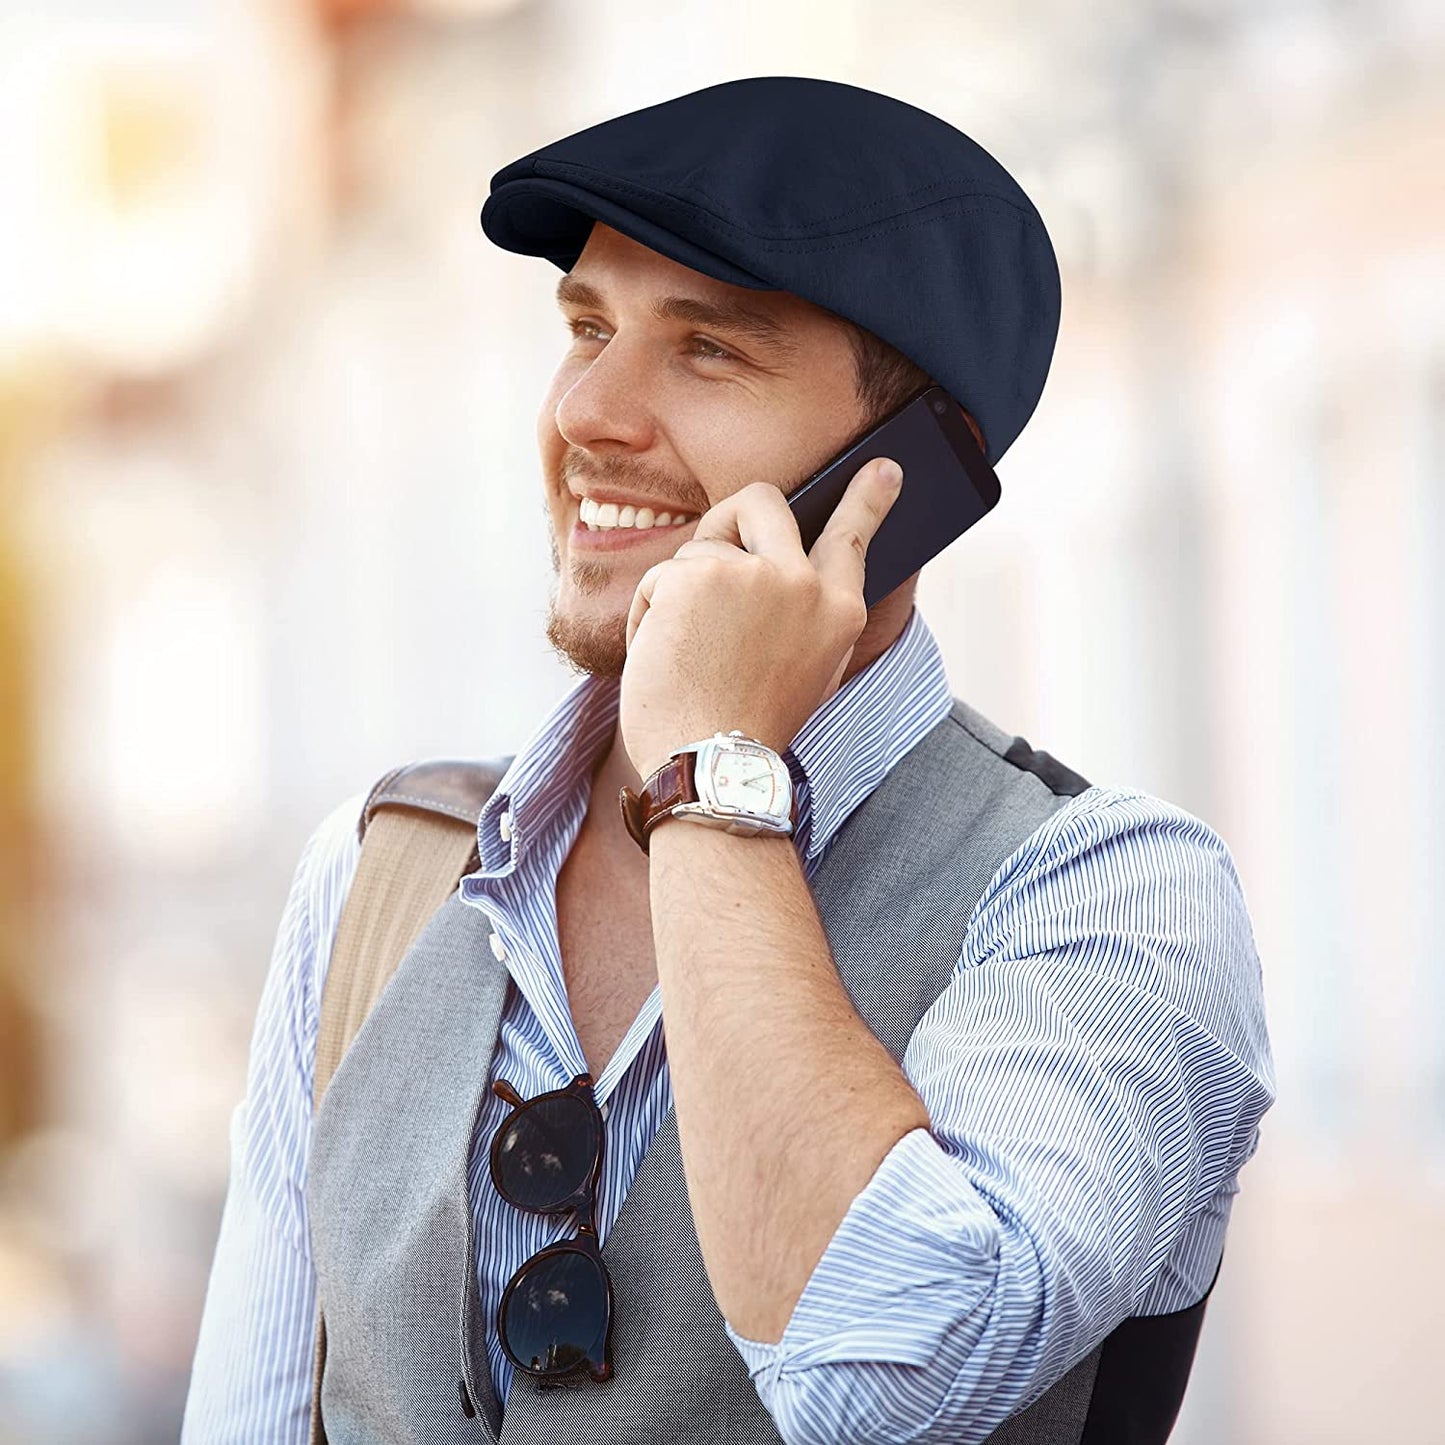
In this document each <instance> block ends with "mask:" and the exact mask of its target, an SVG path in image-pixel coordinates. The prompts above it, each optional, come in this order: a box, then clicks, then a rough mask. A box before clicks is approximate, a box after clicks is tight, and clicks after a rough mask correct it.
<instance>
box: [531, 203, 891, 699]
mask: <svg viewBox="0 0 1445 1445" xmlns="http://www.w3.org/2000/svg"><path fill="white" fill-rule="evenodd" d="M558 291H559V308H560V316H561V319H560V322H559V327H558V331H559V336H560V338H561V339H560V347H561V350H562V361H561V364H560V365H559V366H558V368H557V371H556V374H555V375H554V376H553V378H552V383H551V385H550V387H549V388H548V390H547V394H546V397H545V398H544V399H543V402H542V407H541V411H540V413H539V414H538V418H537V442H538V447H539V451H540V454H541V460H542V475H543V478H544V482H545V488H546V496H545V503H546V508H547V513H548V519H549V522H550V524H551V530H550V541H551V552H552V567H553V571H554V573H555V574H556V575H555V580H554V587H553V595H552V597H551V599H550V603H549V608H548V621H547V638H548V640H549V641H550V642H551V644H552V646H553V647H554V648H556V649H557V651H558V652H559V653H560V654H561V655H562V656H564V657H565V658H567V659H568V660H569V661H570V662H571V663H572V664H573V665H574V666H575V667H576V668H578V669H579V670H581V671H584V672H588V673H592V674H593V675H594V676H598V677H614V678H616V677H621V676H622V666H623V663H624V662H625V660H626V657H627V648H626V637H627V614H628V611H629V609H630V608H631V605H632V597H633V593H634V592H635V591H636V590H637V584H638V582H639V581H640V580H641V577H642V574H643V573H644V572H645V571H646V570H647V569H648V568H649V567H651V566H653V565H655V564H656V563H658V562H661V561H664V560H665V559H666V558H668V557H670V556H672V554H673V553H674V552H675V551H676V550H677V549H678V547H679V546H681V545H682V543H683V542H684V541H686V540H687V538H689V537H690V536H692V534H693V531H694V528H695V525H696V521H697V518H698V517H699V516H700V515H701V514H702V513H703V512H705V511H707V510H708V508H710V507H712V506H713V505H715V504H716V503H717V502H720V501H721V500H722V499H723V498H724V497H727V496H731V495H732V493H734V492H736V491H740V490H741V489H742V488H743V487H745V486H747V485H748V484H749V483H751V482H755V481H767V482H772V483H774V484H775V485H776V486H777V487H778V488H779V489H780V490H781V491H783V492H785V493H786V492H791V491H792V490H793V489H794V488H795V487H796V486H797V485H798V484H799V483H800V482H802V481H804V480H805V479H806V478H807V477H809V476H811V475H812V473H813V472H815V471H816V470H817V469H818V468H819V467H820V466H822V465H823V463H825V462H826V461H828V460H829V459H830V458H831V457H833V456H835V455H836V454H837V453H838V452H839V451H841V450H842V449H843V447H844V446H845V445H847V443H848V442H849V441H850V440H852V438H853V437H854V436H856V435H857V434H858V432H859V431H861V430H862V428H863V427H864V425H865V423H866V421H867V420H868V418H867V417H866V415H865V414H864V411H863V407H862V404H861V402H860V401H859V399H858V396H857V394H856V390H855V381H854V370H853V354H852V350H851V348H850V346H849V344H848V339H847V336H846V335H845V334H844V332H843V331H842V330H841V329H840V328H839V327H838V326H837V325H836V323H834V322H833V321H832V320H831V318H830V317H829V316H828V314H827V313H826V312H824V311H822V310H821V309H820V308H818V307H816V306H814V305H812V303H810V302H807V301H804V300H802V299H801V298H799V297H796V296H793V295H791V294H790V293H788V292H786V291H753V290H749V289H748V288H747V287H744V286H733V285H730V284H728V283H727V282H724V281H716V280H714V279H713V278H712V277H710V276H704V275H702V274H701V273H700V272H697V271H694V270H692V269H690V268H689V267H687V266H683V265H681V264H679V263H678V262H676V261H673V260H670V259H669V258H668V257H666V256H662V255H660V254H658V252H656V251H653V250H650V249H649V248H648V247H646V246H643V245H641V244H639V243H638V242H636V241H633V240H631V239H630V238H629V237H627V236H624V235H622V234H621V233H620V232H618V231H614V230H612V229H611V228H610V227H608V226H605V225H603V224H602V223H601V222H597V223H596V224H595V225H594V226H593V228H592V232H591V235H590V237H589V239H588V242H587V245H586V247H585V249H584V250H583V252H582V254H581V256H580V257H579V258H578V260H577V263H576V265H575V266H573V268H572V270H571V271H570V272H569V273H567V274H566V275H565V276H563V277H562V280H561V283H560V285H559V288H558ZM737 307H743V308H746V309H747V311H749V312H751V313H753V315H752V317H751V318H749V317H741V316H737V315H731V314H729V308H737ZM583 497H591V498H595V499H597V500H598V501H600V502H602V503H607V502H612V503H614V504H616V506H617V511H618V513H619V514H620V516H621V519H622V520H624V521H626V520H629V519H632V518H635V517H636V516H637V514H638V510H639V509H641V508H644V507H645V508H648V509H650V510H651V512H652V513H653V514H654V517H656V516H657V514H660V513H664V512H665V513H668V514H669V515H670V517H672V518H677V517H678V516H679V515H681V516H682V517H683V518H684V520H683V521H682V522H681V523H678V522H676V521H672V522H671V523H670V524H669V525H666V526H660V527H659V526H656V525H654V526H653V527H652V528H650V529H647V530H637V529H636V528H635V527H625V526H624V527H617V528H615V529H607V530H599V531H596V532H593V531H589V530H588V527H587V525H586V524H585V523H584V522H583V520H582V517H581V506H582V498H583ZM624 506H630V507H631V508H632V509H633V510H632V511H631V512H628V511H624V510H622V508H623V507H624ZM589 510H590V508H589ZM608 515H609V514H604V520H606V519H607V516H608ZM642 520H644V521H645V520H646V517H645V516H643V517H642Z"/></svg>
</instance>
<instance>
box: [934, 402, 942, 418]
mask: <svg viewBox="0 0 1445 1445" xmlns="http://www.w3.org/2000/svg"><path fill="white" fill-rule="evenodd" d="M933 409H934V411H936V412H937V413H938V414H939V415H940V416H942V415H943V411H944V404H943V402H941V401H936V402H934V403H933Z"/></svg>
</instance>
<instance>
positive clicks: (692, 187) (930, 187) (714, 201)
mask: <svg viewBox="0 0 1445 1445" xmlns="http://www.w3.org/2000/svg"><path fill="white" fill-rule="evenodd" d="M956 184H957V182H956V181H955V180H953V179H952V178H951V177H950V178H946V179H944V180H941V181H930V182H929V183H928V184H927V185H926V186H914V187H913V188H912V189H911V190H907V191H899V192H898V194H897V195H896V196H895V197H893V198H892V200H891V201H889V200H882V201H870V202H869V203H868V204H867V205H866V206H857V207H854V208H853V209H852V210H848V211H835V212H834V213H833V214H832V215H831V216H819V217H817V219H816V220H815V221H814V222H813V224H814V225H817V226H822V225H826V224H827V223H828V222H830V221H844V220H847V219H848V218H849V217H851V216H861V215H864V214H866V213H867V212H868V211H878V210H882V209H883V207H884V206H887V205H890V204H892V202H893V201H901V200H904V199H906V198H907V197H909V196H918V195H923V194H925V193H926V192H928V191H936V190H940V189H941V188H942V187H944V186H952V185H956ZM678 190H682V191H691V192H692V193H693V194H694V195H697V196H701V197H702V198H703V200H705V201H707V202H708V204H709V205H711V206H717V207H723V206H724V205H725V204H726V203H725V202H723V201H720V200H718V198H717V197H716V196H714V195H713V194H712V193H711V192H709V191H705V190H703V188H702V187H701V186H700V185H698V184H696V182H694V181H692V180H691V178H689V180H688V181H687V182H686V183H684V184H681V185H679V186H678ZM714 214H716V212H714ZM882 219H884V220H886V219H887V217H886V216H885V217H883V218H882ZM865 224H866V222H865Z"/></svg>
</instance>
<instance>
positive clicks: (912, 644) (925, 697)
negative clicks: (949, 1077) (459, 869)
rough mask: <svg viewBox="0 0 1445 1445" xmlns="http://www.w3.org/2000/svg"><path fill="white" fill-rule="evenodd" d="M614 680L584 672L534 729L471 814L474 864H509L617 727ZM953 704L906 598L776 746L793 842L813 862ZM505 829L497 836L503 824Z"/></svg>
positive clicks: (485, 872)
mask: <svg viewBox="0 0 1445 1445" xmlns="http://www.w3.org/2000/svg"><path fill="white" fill-rule="evenodd" d="M621 690H622V683H621V680H620V679H618V678H599V677H593V676H590V675H589V676H586V677H583V678H582V679H581V680H580V681H579V682H578V683H577V685H576V686H575V687H573V688H572V689H571V691H570V692H568V693H567V694H566V696H564V697H563V698H562V699H561V701H560V702H558V703H557V704H556V706H555V707H554V708H553V709H552V710H551V712H550V713H548V715H547V716H546V717H545V718H544V719H543V720H542V722H541V723H539V724H538V726H537V727H536V728H535V729H534V730H533V732H532V734H531V736H530V737H529V738H528V739H527V741H526V742H525V743H524V744H523V746H522V747H521V749H520V750H519V751H518V753H517V755H516V757H515V758H514V759H513V760H512V763H511V765H510V766H509V767H508V769H507V771H506V773H505V774H504V775H503V776H502V779H501V781H500V783H499V784H498V785H497V788H496V791H495V792H494V793H493V794H492V796H491V798H490V799H489V800H488V801H487V804H486V806H485V807H484V808H483V809H482V812H481V816H480V817H479V818H478V820H477V849H478V855H479V857H480V859H481V867H480V868H479V869H478V870H477V871H476V872H475V873H473V874H469V875H468V876H469V877H472V878H502V877H506V876H507V875H509V874H511V873H512V872H514V871H515V869H516V867H517V861H518V857H519V850H520V849H521V848H523V847H532V846H534V845H535V843H536V841H537V840H538V839H540V838H541V837H542V836H543V834H544V833H545V832H546V831H547V830H548V828H549V827H550V825H551V824H552V823H553V822H554V820H555V819H556V817H557V815H558V812H559V810H560V809H561V808H563V807H564V806H565V805H566V803H567V802H568V801H569V800H571V799H575V797H576V795H577V791H578V790H579V789H580V788H581V787H582V784H583V780H584V778H585V777H586V776H587V775H588V774H589V773H590V772H591V771H592V769H593V768H594V767H596V765H597V764H598V763H599V762H600V761H601V760H602V755H603V752H604V751H605V749H606V748H607V747H608V745H609V743H610V741H611V739H612V737H613V734H614V732H615V730H616V726H617V710H618V704H619V701H620V698H621ZM952 706H953V696H952V693H951V690H950V688H949V682H948V676H947V673H946V672H945V670H944V666H943V657H942V654H941V653H940V651H939V648H938V643H937V640H936V639H935V638H934V635H933V632H932V629H930V627H929V626H928V624H927V622H925V621H924V618H923V614H922V613H921V612H920V611H919V610H918V607H917V605H915V606H914V607H913V608H912V609H911V611H910V612H909V614H908V621H907V622H906V623H905V624H904V627H903V630H902V631H901V632H900V633H899V635H898V636H897V637H896V638H895V639H894V640H893V642H892V643H891V644H890V645H889V646H888V648H887V649H886V650H885V651H884V652H883V653H882V654H880V655H879V656H878V657H876V658H875V659H874V660H873V661H872V662H871V663H870V664H869V665H868V666H867V667H865V668H864V669H863V670H862V671H861V672H859V673H857V674H856V675H855V676H853V677H851V678H849V679H848V681H847V682H846V683H844V684H843V686H842V687H840V688H839V689H838V691H837V692H835V693H834V694H833V696H832V697H830V698H829V699H828V700H827V701H826V702H825V703H824V704H823V705H822V706H821V707H820V708H818V709H817V710H816V711H815V712H814V713H813V715H812V716H811V717H810V718H809V719H808V720H807V722H806V723H804V724H803V726H802V728H801V729H800V730H799V732H798V735H797V737H795V738H794V739H793V742H792V745H791V746H790V747H788V748H786V749H785V750H784V752H783V757H784V760H785V761H786V762H787V764H788V769H789V772H790V773H791V775H792V778H793V786H794V789H795V790H796V791H797V792H798V838H797V842H798V846H799V848H800V849H801V850H802V857H803V862H804V865H805V867H807V866H809V865H811V864H812V863H814V861H815V860H816V859H817V858H818V857H819V855H820V854H821V853H822V852H823V850H824V849H825V848H826V847H827V846H828V844H829V843H830V842H831V841H832V839H833V836H834V834H835V833H836V832H837V831H838V829H839V828H840V827H841V826H842V824H843V823H844V821H845V820H846V819H847V817H848V815H849V814H850V813H852V812H853V810H854V809H855V808H856V807H857V806H858V805H859V804H860V803H861V802H863V800H864V799H865V798H867V797H868V796H869V794H870V793H872V791H873V789H874V788H875V787H877V786H878V784H879V783H880V782H881V781H882V780H883V778H884V777H886V776H887V774H888V772H889V770H890V769H891V768H892V767H893V765H894V764H895V763H896V762H897V761H898V760H899V759H900V758H901V757H902V756H903V755H904V754H905V753H907V752H908V751H909V749H911V748H912V747H913V745H914V744H915V743H917V742H918V741H919V740H920V739H921V738H922V737H923V736H924V734H925V733H927V732H928V731H929V730H930V729H931V728H933V727H934V726H936V725H937V724H938V723H939V722H940V721H941V720H942V719H943V718H944V717H945V716H946V715H947V714H948V712H949V710H950V708H951V707H952ZM504 815H505V823H506V828H507V832H508V833H509V834H510V837H503V823H504Z"/></svg>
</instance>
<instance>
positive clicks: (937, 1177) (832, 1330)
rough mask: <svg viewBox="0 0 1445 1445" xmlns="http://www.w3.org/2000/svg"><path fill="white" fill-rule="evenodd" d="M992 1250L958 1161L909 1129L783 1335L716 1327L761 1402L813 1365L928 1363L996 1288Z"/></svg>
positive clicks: (993, 1239)
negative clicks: (763, 1336)
mask: <svg viewBox="0 0 1445 1445" xmlns="http://www.w3.org/2000/svg"><path fill="white" fill-rule="evenodd" d="M998 1255H999V1225H998V1219H997V1217H996V1216H995V1215H994V1213H993V1211H992V1209H990V1208H989V1206H988V1204H987V1202H986V1201H985V1200H984V1199H983V1197H982V1196H981V1195H980V1194H979V1193H978V1191H977V1190H976V1189H975V1188H974V1187H973V1185H972V1184H971V1183H970V1181H969V1179H968V1178H967V1176H966V1175H965V1174H964V1172H963V1169H962V1167H961V1166H960V1164H959V1161H958V1160H956V1159H954V1158H952V1157H951V1156H950V1155H949V1154H947V1153H946V1152H945V1150H944V1149H943V1147H942V1146H941V1145H940V1144H939V1143H938V1141H937V1140H936V1139H935V1138H934V1137H933V1134H932V1132H931V1131H930V1130H928V1129H924V1128H917V1129H910V1130H909V1132H908V1133H907V1134H905V1135H903V1137H902V1138H901V1139H899V1140H898V1141H897V1142H896V1143H895V1144H894V1145H893V1147H892V1148H891V1149H890V1150H889V1151H888V1153H887V1154H886V1155H885V1156H884V1158H883V1162H882V1163H881V1164H879V1166H878V1168H877V1170H876V1171H875V1172H874V1175H873V1177H872V1179H870V1180H869V1181H868V1183H867V1184H866V1185H865V1186H864V1187H863V1189H862V1190H861V1191H860V1192H859V1193H858V1195H857V1196H856V1197H855V1198H854V1200H853V1202H852V1204H851V1205H849V1207H848V1212H847V1214H845V1215H844V1216H843V1220H842V1222H841V1223H840V1224H839V1226H838V1228H837V1230H836V1231H835V1233H834V1235H833V1238H832V1239H831V1240H830V1241H829V1242H828V1246H827V1248H826V1249H825V1250H824V1251H823V1254H822V1257H821V1258H820V1259H819V1260H818V1263H817V1265H816V1267H815V1268H814V1270H813V1273H812V1275H811V1276H810V1277H809V1279H808V1282H807V1284H806V1285H805V1286H804V1289H803V1293H802V1294H801V1296H799V1299H798V1302H797V1304H796V1305H795V1306H794V1309H793V1314H792V1318H791V1319H789V1321H788V1324H787V1327H786V1329H785V1330H784V1331H783V1337H782V1339H781V1340H778V1341H777V1342H775V1343H770V1342H767V1341H763V1340H749V1339H746V1338H745V1337H744V1336H742V1335H740V1334H738V1332H737V1331H736V1330H734V1329H733V1327H732V1326H731V1325H730V1324H728V1322H727V1321H726V1320H724V1321H723V1323H724V1325H725V1326H726V1328H727V1333H728V1338H729V1339H730V1340H732V1342H733V1344H734V1345H735V1346H736V1347H737V1350H738V1352H739V1354H741V1355H742V1357H743V1361H744V1363H745V1364H746V1365H747V1367H748V1374H749V1376H750V1377H751V1378H752V1379H753V1381H754V1382H755V1383H756V1384H757V1386H758V1389H759V1393H760V1395H761V1396H762V1398H763V1400H764V1403H765V1404H766V1400H767V1395H766V1393H765V1392H766V1391H770V1390H771V1388H772V1387H773V1386H774V1385H775V1384H776V1383H777V1380H778V1377H779V1376H780V1375H782V1374H784V1373H788V1372H791V1371H793V1370H797V1369H803V1368H805V1367H806V1366H809V1365H817V1364H828V1363H836V1362H838V1361H842V1360H880V1361H894V1362H898V1363H902V1364H912V1365H926V1364H929V1363H930V1362H932V1361H933V1360H935V1359H936V1358H937V1355H938V1352H939V1349H940V1347H941V1345H942V1343H943V1340H944V1337H945V1336H950V1335H955V1334H956V1331H957V1329H958V1326H959V1323H960V1321H961V1319H963V1318H964V1317H965V1316H966V1315H967V1314H968V1313H969V1312H971V1311H973V1310H975V1309H976V1308H977V1306H978V1305H979V1303H980V1302H981V1301H982V1300H984V1299H985V1298H986V1297H987V1296H988V1295H989V1293H990V1292H991V1291H992V1289H993V1286H994V1282H995V1279H996V1277H997V1274H998ZM979 1328H980V1330H981V1328H982V1325H981V1324H980V1326H979Z"/></svg>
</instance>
